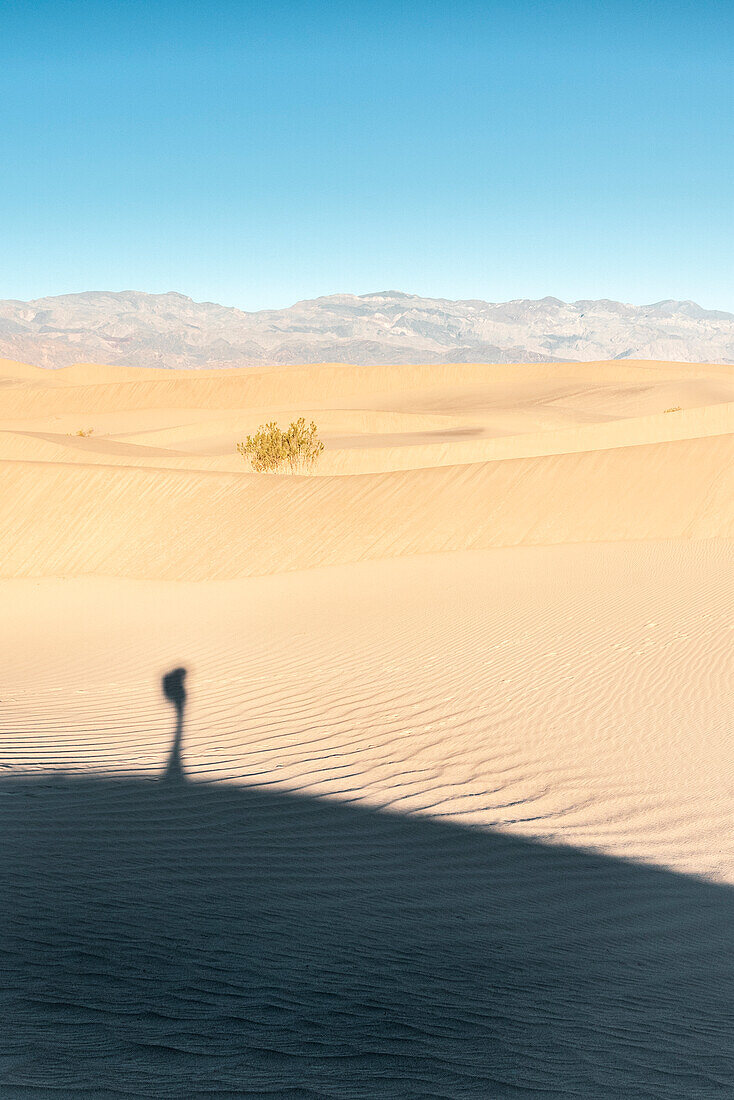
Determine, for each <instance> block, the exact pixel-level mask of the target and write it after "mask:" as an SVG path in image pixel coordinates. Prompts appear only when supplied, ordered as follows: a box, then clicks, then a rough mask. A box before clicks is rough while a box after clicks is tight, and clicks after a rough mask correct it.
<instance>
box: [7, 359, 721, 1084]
mask: <svg viewBox="0 0 734 1100" xmlns="http://www.w3.org/2000/svg"><path fill="white" fill-rule="evenodd" d="M668 410H672V411H668ZM300 415H304V416H306V417H307V418H308V419H310V418H313V419H314V420H316V422H317V424H318V425H319V428H320V432H321V437H322V439H323V440H324V442H325V444H326V450H325V452H324V455H323V457H322V460H321V462H320V463H319V465H318V468H317V470H316V472H315V473H314V474H313V475H309V476H290V475H283V476H281V475H267V474H254V473H252V472H250V471H249V470H248V468H247V466H246V464H245V462H244V460H243V458H242V457H241V456H239V455H238V454H237V453H236V450H235V447H236V443H237V442H238V441H239V440H241V439H243V438H244V436H245V435H246V434H247V433H248V432H251V431H253V429H254V428H256V427H257V426H258V424H260V423H262V422H264V421H265V420H269V419H278V420H280V421H281V422H282V423H287V421H289V420H291V419H293V418H294V417H295V416H300ZM90 429H91V434H88V435H85V436H80V435H77V434H76V433H77V432H78V431H84V432H88V431H89V430H90ZM0 485H1V486H2V490H1V491H2V501H3V515H4V532H3V539H2V558H1V560H0V599H1V600H2V607H3V631H2V640H1V644H2V666H1V668H2V673H1V680H0V682H1V684H2V686H1V687H0V730H1V732H2V743H3V751H2V754H1V757H0V764H2V775H1V776H0V828H2V831H3V834H4V840H3V850H4V852H5V853H7V858H6V857H4V864H5V871H4V873H3V875H2V876H0V878H1V879H2V894H1V895H0V903H1V904H2V908H3V911H4V912H5V913H6V915H8V916H9V917H10V920H9V927H10V929H11V932H10V935H9V937H8V938H7V939H6V940H5V941H4V944H3V947H2V950H3V951H4V952H5V953H6V958H5V959H4V961H5V963H6V966H7V970H6V973H7V975H9V979H8V981H6V983H5V990H4V992H3V994H2V997H3V998H4V1001H3V1002H0V1003H3V1006H4V1009H5V1010H7V1013H8V1015H7V1019H8V1021H9V1026H7V1027H6V1029H5V1030H6V1038H5V1039H3V1040H2V1041H0V1042H1V1043H2V1045H1V1046H0V1053H1V1054H2V1055H3V1058H4V1059H7V1062H3V1065H7V1069H0V1092H2V1091H3V1089H2V1084H1V1083H2V1082H3V1081H6V1082H7V1090H6V1091H7V1094H8V1095H16V1094H18V1095H20V1094H21V1092H23V1090H27V1091H28V1092H29V1093H33V1090H34V1089H35V1095H45V1094H46V1093H45V1092H44V1091H43V1090H44V1089H47V1090H49V1091H50V1089H51V1088H54V1087H55V1088H60V1089H66V1090H67V1092H71V1093H72V1094H73V1093H75V1092H77V1093H79V1094H81V1093H83V1092H85V1090H86V1091H87V1092H90V1091H93V1090H95V1089H96V1090H97V1091H98V1093H99V1094H100V1095H112V1094H113V1093H114V1090H115V1088H116V1087H119V1080H120V1074H122V1075H123V1076H124V1080H125V1081H126V1082H128V1083H129V1089H128V1090H127V1094H129V1095H138V1094H139V1095H164V1096H168V1095H170V1096H180V1095H187V1094H192V1095H199V1094H203V1092H204V1091H208V1092H209V1093H211V1094H213V1095H216V1094H218V1093H222V1094H229V1095H232V1094H237V1095H240V1094H246V1092H247V1090H248V1089H249V1091H250V1093H251V1094H252V1095H264V1094H268V1093H269V1094H271V1095H292V1096H294V1097H295V1096H335V1097H336V1096H364V1097H373V1096H396V1097H397V1096H414V1095H415V1096H418V1095H420V1096H424V1095H426V1096H428V1095H430V1096H436V1097H438V1096H445V1097H454V1096H470V1095H471V1096H477V1097H495V1096H496V1097H504V1096H518V1095H521V1096H524V1095H531V1094H532V1095H536V1094H537V1093H538V1092H539V1093H540V1094H547V1095H552V1096H581V1097H597V1096H598V1097H613V1096H634V1095H645V1096H660V1097H663V1096H664V1097H688V1096H702V1097H703V1096H705V1097H709V1096H718V1095H722V1096H724V1095H728V1093H729V1091H730V1090H731V1089H732V1088H734V1077H733V1076H732V1065H733V1064H734V1063H733V1062H732V1058H733V1057H734V1046H733V1040H732V1032H731V1026H730V1025H731V1015H730V1013H731V1003H732V1002H731V998H732V992H733V990H734V963H733V962H732V960H733V959H734V897H733V892H732V885H733V884H734V845H733V843H732V827H731V823H732V819H733V817H732V813H733V810H734V805H733V801H734V799H733V798H732V795H733V793H734V791H733V788H732V774H734V749H733V748H732V728H734V709H733V703H732V699H733V693H732V688H733V686H734V685H733V666H732V659H731V649H732V641H733V640H734V633H732V631H733V630H734V618H732V608H733V607H734V549H733V543H732V540H734V378H733V377H732V371H731V368H730V367H723V366H709V365H684V364H668V363H651V362H644V363H630V362H611V363H585V364H569V365H566V364H560V365H558V364H533V365H528V366H523V365H519V366H472V365H459V366H430V367H420V366H416V367H406V366H401V367H369V368H363V367H349V366H341V365H324V366H319V367H307V368H282V369H273V370H246V371H229V372H227V371H222V372H184V371H181V372H178V371H175V372H173V371H172V372H164V371H154V370H137V371H136V370H134V369H126V368H116V367H115V368H113V367H105V366H94V365H79V366H75V367H70V368H68V369H66V370H62V371H56V372H50V371H43V370H39V369H37V368H35V367H31V366H26V365H22V364H16V363H10V362H2V363H0ZM181 669H185V670H186V672H185V689H184V686H183V685H184V673H183V672H181V671H180V670H181ZM173 670H178V672H177V673H176V674H175V675H174V677H173V679H169V680H167V681H166V688H165V691H164V690H162V687H161V677H162V676H164V675H165V674H171V673H172V671H173ZM174 780H175V781H174ZM3 1073H4V1074H5V1076H4V1077H3V1076H2V1074H3ZM416 1082H418V1084H416ZM136 1090H137V1092H136ZM197 1090H199V1091H197ZM289 1090H290V1091H289ZM411 1090H412V1091H411Z"/></svg>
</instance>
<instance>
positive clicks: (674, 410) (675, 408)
mask: <svg viewBox="0 0 734 1100" xmlns="http://www.w3.org/2000/svg"><path fill="white" fill-rule="evenodd" d="M663 412H666V413H679V412H681V407H680V405H671V407H670V408H669V409H663Z"/></svg>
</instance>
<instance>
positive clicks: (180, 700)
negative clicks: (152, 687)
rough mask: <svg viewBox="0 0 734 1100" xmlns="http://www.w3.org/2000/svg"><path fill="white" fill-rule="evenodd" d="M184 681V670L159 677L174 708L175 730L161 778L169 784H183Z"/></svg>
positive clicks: (178, 669)
mask: <svg viewBox="0 0 734 1100" xmlns="http://www.w3.org/2000/svg"><path fill="white" fill-rule="evenodd" d="M185 679H186V669H185V668H174V669H172V670H171V671H170V672H167V673H166V674H165V676H162V677H161V687H162V689H163V694H164V695H165V697H166V699H168V701H169V703H173V705H174V707H175V708H176V728H175V731H174V734H173V744H172V745H171V751H170V753H169V754H168V761H167V763H166V770H165V772H164V773H163V778H164V779H165V780H166V781H167V782H169V783H183V781H184V769H183V761H182V759H181V746H182V743H183V724H184V709H185V707H186V688H185V687H184V680H185Z"/></svg>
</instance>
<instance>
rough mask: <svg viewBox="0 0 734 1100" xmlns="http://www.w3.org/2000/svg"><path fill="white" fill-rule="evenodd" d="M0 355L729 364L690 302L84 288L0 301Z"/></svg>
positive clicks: (227, 363)
mask: <svg viewBox="0 0 734 1100" xmlns="http://www.w3.org/2000/svg"><path fill="white" fill-rule="evenodd" d="M0 357H5V358H10V359H18V360H22V361H24V362H28V363H34V364H36V365H38V366H42V367H51V368H58V367H64V366H68V365H69V364H71V363H76V362H97V363H109V364H116V365H121V366H141V367H164V368H174V367H187V368H204V367H235V366H257V365H260V364H277V363H281V364H292V363H317V362H344V363H358V364H377V363H456V362H483V363H513V362H546V361H547V362H563V361H566V362H567V361H588V360H598V359H662V360H675V361H680V362H711V363H734V314H732V313H723V312H720V311H717V310H706V309H702V308H701V307H700V306H698V305H696V304H695V302H690V301H662V302H656V303H655V304H654V305H646V306H633V305H627V304H624V303H622V302H613V301H607V300H600V301H579V302H562V301H560V300H559V299H558V298H542V299H540V300H538V301H531V300H528V299H518V300H516V301H511V302H502V303H492V302H484V301H479V300H467V301H450V300H448V299H444V298H421V297H419V296H417V295H414V294H403V293H400V292H398V291H383V292H380V293H376V294H360V295H356V294H332V295H329V296H327V297H321V298H315V299H312V300H308V301H302V302H297V303H296V304H295V305H293V306H290V307H289V308H286V309H267V310H259V311H257V312H252V313H249V312H244V311H242V310H239V309H234V308H231V307H229V306H221V305H217V304H215V303H212V302H195V301H193V300H192V299H191V298H187V297H185V296H184V295H183V294H178V293H175V292H170V293H167V294H145V293H142V292H140V291H123V292H120V293H114V292H107V291H91V292H87V293H83V294H64V295H59V296H56V297H48V298H38V299H36V300H34V301H30V302H20V301H14V300H5V301H0Z"/></svg>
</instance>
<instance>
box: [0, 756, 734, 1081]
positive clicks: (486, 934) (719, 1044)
mask: <svg viewBox="0 0 734 1100" xmlns="http://www.w3.org/2000/svg"><path fill="white" fill-rule="evenodd" d="M179 748H180V746H179ZM0 844H1V845H2V852H3V862H2V869H1V870H0V911H1V912H2V913H3V914H4V917H5V921H4V926H5V931H4V935H3V936H2V938H0V953H1V957H2V971H3V976H4V980H3V983H2V992H1V993H0V1022H1V1024H2V1026H1V1027H0V1093H1V1094H2V1095H3V1096H6V1095H7V1096H19V1095H29V1096H31V1095H32V1096H45V1095H54V1096H80V1095H94V1096H104V1097H107V1096H110V1097H111V1096H120V1095H124V1096H155V1097H160V1096H171V1097H179V1096H186V1097H195V1096H209V1097H211V1096H214V1095H216V1096H222V1097H224V1096H228V1097H229V1096H247V1095H252V1096H265V1095H268V1096H278V1097H281V1096H284V1097H322V1096H323V1097H350V1098H351V1097H419V1096H420V1097H426V1096H430V1097H434V1098H435V1097H452V1098H453V1097H468V1096H472V1097H482V1098H495V1097H518V1096H528V1097H529V1096H533V1097H536V1096H538V1095H542V1096H543V1097H584V1098H588V1097H593V1098H597V1097H598V1098H604V1097H621V1096H625V1097H627V1096H630V1097H631V1096H635V1097H648V1096H649V1097H665V1098H666V1100H672V1098H676V1097H718V1096H722V1097H723V1096H728V1095H732V1094H733V1093H734V1031H733V1030H732V1021H733V1018H734V1012H733V999H732V998H733V991H734V962H733V960H734V952H733V950H732V949H733V948H734V925H733V923H732V916H733V915H734V891H732V890H731V889H729V888H727V887H723V886H717V885H713V884H710V883H706V882H703V881H700V880H697V879H695V878H689V877H685V876H681V875H677V874H674V873H671V872H668V871H665V870H661V869H658V868H654V867H648V866H639V865H634V864H631V863H626V862H624V861H621V860H617V859H611V858H607V857H604V856H601V855H595V854H589V853H585V852H582V851H579V850H574V849H571V848H567V847H557V846H556V847H552V846H545V845H542V844H538V843H531V842H528V841H525V840H521V839H518V838H515V837H511V836H508V835H504V834H500V833H491V832H483V831H479V830H475V829H469V828H463V827H461V826H457V825H453V824H442V823H438V822H435V821H431V820H429V819H426V818H422V817H408V816H398V815H394V814H387V813H382V812H379V811H375V810H370V809H365V808H360V807H357V806H349V805H345V804H342V803H338V802H335V801H328V800H320V799H317V798H310V797H304V796H299V795H295V794H288V793H283V792H281V791H273V790H267V789H257V788H246V787H236V786H228V785H213V784H204V783H194V782H188V783H160V782H153V781H144V780H140V781H134V780H123V779H113V778H88V779H81V778H64V777H59V778H44V779H26V780H22V779H17V780H15V781H11V780H7V781H4V782H2V783H0Z"/></svg>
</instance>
